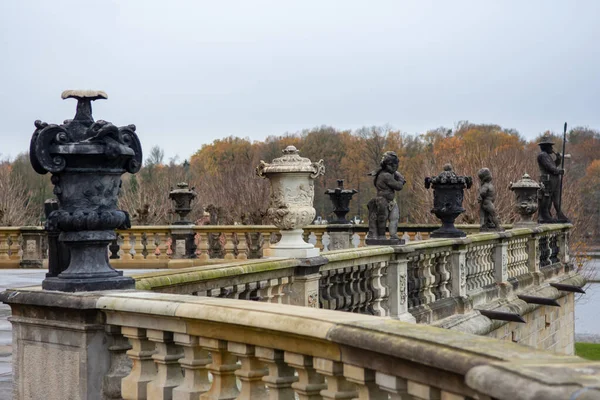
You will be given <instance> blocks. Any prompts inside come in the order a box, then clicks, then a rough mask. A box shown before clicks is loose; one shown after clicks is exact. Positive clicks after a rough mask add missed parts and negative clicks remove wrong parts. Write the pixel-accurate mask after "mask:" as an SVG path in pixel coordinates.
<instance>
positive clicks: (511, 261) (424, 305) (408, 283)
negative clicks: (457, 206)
mask: <svg viewBox="0 0 600 400" xmlns="http://www.w3.org/2000/svg"><path fill="white" fill-rule="evenodd" d="M570 227H571V225H568V224H553V225H543V226H539V227H535V228H519V229H513V230H508V231H505V232H494V233H491V232H490V233H478V234H472V235H470V236H468V237H466V238H458V239H429V240H422V241H415V242H412V243H409V244H406V245H402V246H389V247H387V246H368V247H358V248H352V249H343V250H334V251H329V252H325V253H322V257H320V258H319V260H311V259H306V260H311V263H312V264H310V265H306V264H305V260H302V259H252V260H247V259H241V260H240V259H231V260H229V262H226V263H220V264H215V265H210V266H206V265H205V266H198V267H192V268H186V269H185V270H177V271H161V272H156V273H146V274H140V275H138V276H136V277H135V279H136V288H137V289H139V290H151V291H155V292H162V293H173V294H193V295H197V296H209V297H218V298H233V299H251V300H258V301H263V302H271V303H281V304H292V305H302V306H309V307H314V308H325V309H330V310H339V311H348V312H354V313H361V314H370V315H377V316H386V317H392V318H396V319H401V320H405V321H415V319H416V321H417V322H420V323H435V322H436V321H439V320H442V319H444V318H446V317H447V316H449V315H453V314H456V313H459V312H469V311H472V310H474V309H476V308H479V307H488V305H489V304H490V302H492V301H494V300H495V299H508V298H511V297H512V298H514V297H515V293H517V292H518V293H521V292H523V291H528V290H529V291H535V290H537V288H539V287H540V285H541V284H545V285H547V284H548V282H550V281H553V282H554V281H556V282H562V281H565V282H567V283H569V282H570V280H572V279H575V281H576V282H575V283H576V284H580V282H579V281H578V280H577V279H578V276H576V275H574V273H573V271H572V267H571V265H570V264H569V255H568V235H569V230H570ZM211 229H216V228H211ZM211 233H212V232H210V231H209V232H208V234H211ZM548 262H549V263H548ZM556 296H558V295H557V294H556ZM489 328H490V329H492V328H493V327H492V326H491V325H490V327H489Z"/></svg>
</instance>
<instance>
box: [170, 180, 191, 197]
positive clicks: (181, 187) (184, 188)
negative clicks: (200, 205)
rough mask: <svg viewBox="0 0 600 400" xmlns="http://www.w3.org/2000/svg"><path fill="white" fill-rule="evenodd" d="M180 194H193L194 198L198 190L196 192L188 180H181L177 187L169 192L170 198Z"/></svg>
mask: <svg viewBox="0 0 600 400" xmlns="http://www.w3.org/2000/svg"><path fill="white" fill-rule="evenodd" d="M178 195H187V196H190V195H191V196H192V198H193V197H196V192H194V188H191V189H190V185H188V183H187V182H179V183H178V184H177V189H171V191H170V192H169V198H171V197H173V196H178Z"/></svg>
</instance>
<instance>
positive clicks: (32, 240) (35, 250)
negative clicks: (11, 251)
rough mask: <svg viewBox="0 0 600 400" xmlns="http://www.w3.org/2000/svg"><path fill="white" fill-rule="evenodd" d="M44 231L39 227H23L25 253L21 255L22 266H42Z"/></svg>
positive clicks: (23, 248)
mask: <svg viewBox="0 0 600 400" xmlns="http://www.w3.org/2000/svg"><path fill="white" fill-rule="evenodd" d="M43 234H44V231H43V230H42V229H41V228H37V227H31V228H28V227H23V228H21V238H22V241H23V246H22V250H23V255H22V256H21V263H20V267H21V268H42V266H43V261H42V260H43V257H42V236H43Z"/></svg>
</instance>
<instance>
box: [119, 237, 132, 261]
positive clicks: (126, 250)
mask: <svg viewBox="0 0 600 400" xmlns="http://www.w3.org/2000/svg"><path fill="white" fill-rule="evenodd" d="M122 235H123V245H122V246H121V250H123V255H122V257H121V259H122V260H131V258H132V256H131V233H130V232H127V231H126V232H123V234H122Z"/></svg>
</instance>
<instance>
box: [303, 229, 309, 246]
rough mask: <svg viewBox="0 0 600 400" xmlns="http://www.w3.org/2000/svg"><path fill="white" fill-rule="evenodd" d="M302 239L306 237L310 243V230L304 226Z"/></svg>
mask: <svg viewBox="0 0 600 400" xmlns="http://www.w3.org/2000/svg"><path fill="white" fill-rule="evenodd" d="M302 239H304V241H305V242H306V243H308V241H309V240H310V230H309V229H307V228H304V230H303V231H302Z"/></svg>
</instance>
